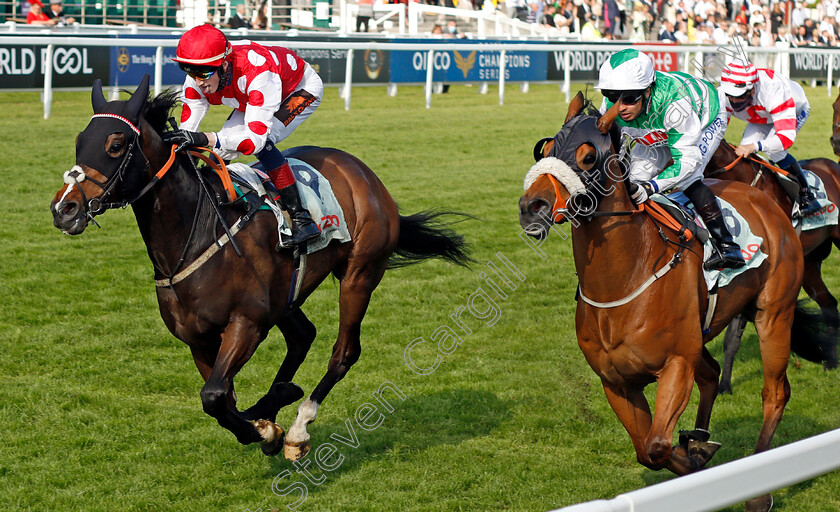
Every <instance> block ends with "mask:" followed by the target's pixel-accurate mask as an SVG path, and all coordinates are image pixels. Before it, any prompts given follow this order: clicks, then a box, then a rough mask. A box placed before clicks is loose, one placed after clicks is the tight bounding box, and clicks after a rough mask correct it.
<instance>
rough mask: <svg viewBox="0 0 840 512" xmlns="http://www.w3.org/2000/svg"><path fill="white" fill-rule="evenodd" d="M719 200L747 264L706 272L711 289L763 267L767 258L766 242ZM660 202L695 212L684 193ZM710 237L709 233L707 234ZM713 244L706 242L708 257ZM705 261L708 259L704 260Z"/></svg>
mask: <svg viewBox="0 0 840 512" xmlns="http://www.w3.org/2000/svg"><path fill="white" fill-rule="evenodd" d="M715 197H716V198H717V201H718V204H719V205H720V211H721V213H722V214H723V217H724V219H725V222H726V227H727V229H729V232H730V234H732V238H733V239H734V240H735V243H737V244H738V246H739V247H741V256H743V257H744V261H746V262H747V264H746V265H745V266H743V267H741V268H736V269H725V270H723V271H719V270H711V271H704V274H705V277H706V284H707V285H708V286H709V289H711V287H712V285H713V284H714V283H717V285H718V287H724V286H726V285H727V284H729V283H730V282H732V280H733V279H734V278H735V277H737V276H738V275H739V274H741V273H742V272H746V271H747V270H749V269H751V268H756V267H758V266H759V265H761V262H762V261H764V260H765V259H766V258H767V255H766V254H765V253H764V252H762V251H761V243H762V242H763V241H764V240H763V239H762V238H761V237H760V236H758V235H756V234H754V233H753V232H752V231H751V230H750V226H749V224H748V223H747V220H746V219H745V218H744V217H743V216H742V215H741V214H740V213H738V211H737V210H736V209H735V207H734V206H732V205H731V204H729V203H728V202H726V201H725V200H724V199H722V198H720V197H719V196H715ZM657 200H658V201H662V200H670V201H673V202H675V203H678V204H680V206H681V207H682V208H685V209H687V210H688V211H691V212H692V213H693V212H694V207H693V205H692V204H691V201H689V199H688V197H687V196H686V195H685V194H683V193H682V192H674V193H671V194H668V195H667V196H666V197H663V198H662V199H658V198H657ZM694 221H695V222H701V220H700V217H699V216H697V215H696V214H695V217H694ZM707 237H708V233H707ZM710 243H711V242H710V241H709V242H705V243H704V244H703V245H704V251H705V253H706V256H708V254H709V253H710V248H709V247H708V246H709V244H710ZM703 259H704V261H705V259H706V257H704V258H703Z"/></svg>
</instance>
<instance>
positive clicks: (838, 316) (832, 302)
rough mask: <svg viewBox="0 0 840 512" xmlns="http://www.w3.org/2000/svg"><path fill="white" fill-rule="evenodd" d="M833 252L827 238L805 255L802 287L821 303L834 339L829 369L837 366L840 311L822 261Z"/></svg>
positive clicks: (831, 336) (828, 364) (828, 362)
mask: <svg viewBox="0 0 840 512" xmlns="http://www.w3.org/2000/svg"><path fill="white" fill-rule="evenodd" d="M830 252H831V241H830V240H826V241H825V242H823V243H822V244H821V245H820V246H819V247H817V248H816V249H814V250H813V251H811V252H810V253H809V254H808V255H806V256H805V275H804V276H803V280H802V288H803V289H804V290H805V293H807V294H808V296H809V297H811V298H812V299H814V301H815V302H816V303H817V304H819V306H820V310H821V311H822V314H823V318H825V321H826V323H827V324H828V328H829V330H830V332H829V336H830V338H829V339H831V340H833V341H834V343H835V346H834V350H833V352H832V353H831V354H829V356H828V357H827V358H826V361H825V363H824V366H825V367H826V368H828V369H832V368H837V347H836V342H837V339H838V338H837V336H838V331H840V312H838V311H837V299H835V298H834V296H833V295H832V294H831V292H830V291H828V287H827V286H826V285H825V281H823V278H822V262H823V260H825V258H826V257H828V255H829V253H830Z"/></svg>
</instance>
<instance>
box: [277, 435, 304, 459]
mask: <svg viewBox="0 0 840 512" xmlns="http://www.w3.org/2000/svg"><path fill="white" fill-rule="evenodd" d="M307 453H309V439H307V440H306V441H303V442H301V443H290V442H288V441H287V442H286V445H285V446H284V447H283V456H284V457H286V460H291V461H295V460H300V459H302V458H304V457H306V454H307Z"/></svg>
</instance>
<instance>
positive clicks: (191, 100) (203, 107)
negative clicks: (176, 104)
mask: <svg viewBox="0 0 840 512" xmlns="http://www.w3.org/2000/svg"><path fill="white" fill-rule="evenodd" d="M181 103H182V106H181V126H180V129H182V130H187V131H191V132H195V131H198V127H199V125H201V120H202V119H204V116H205V115H206V114H207V110H209V108H210V102H208V101H207V97H206V96H205V95H204V93H202V92H201V89H200V88H199V87H198V86H197V85H196V83H195V80H194V79H193V78H192V77H191V76H189V75H188V76H187V79H186V81H185V82H184V88H183V89H182V90H181Z"/></svg>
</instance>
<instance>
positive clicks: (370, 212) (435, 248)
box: [50, 75, 470, 460]
mask: <svg viewBox="0 0 840 512" xmlns="http://www.w3.org/2000/svg"><path fill="white" fill-rule="evenodd" d="M148 78H149V77H148V75H147V76H145V77H144V79H143V81H142V82H141V84H140V86H139V87H138V88H137V90H136V91H135V93H134V94H133V95H132V97H131V98H130V99H129V100H128V101H111V102H107V103H106V101H105V99H104V98H103V95H102V89H101V84H100V83H99V81H98V80H97V81H96V83H95V84H94V87H93V92H92V102H93V111H94V116H93V117H92V118H91V121H90V123H89V124H88V126H87V128H85V130H84V131H83V132H81V133H80V134H79V135H78V137H77V139H76V165H75V166H74V167H73V169H71V171H68V173H66V174H65V182H66V183H67V184H66V185H65V186H63V187H62V188H61V190H59V191H58V193H57V194H56V195H55V198H54V199H53V201H52V204H51V206H50V209H51V211H52V214H53V217H54V220H53V223H54V224H55V226H56V227H58V228H59V229H61V230H62V231H64V232H65V233H68V234H79V233H82V232H83V231H84V229H85V227H86V226H87V224H88V221H89V220H92V219H93V216H94V215H96V214H98V213H102V211H104V210H105V209H107V208H108V207H112V206H125V205H126V204H129V203H130V204H131V206H132V208H133V210H134V215H135V217H136V218H137V225H138V227H139V228H140V234H141V235H142V237H143V240H144V242H145V243H146V247H147V249H148V254H149V258H150V259H151V260H152V264H153V266H154V271H155V279H156V280H161V281H163V284H162V285H161V284H160V283H159V284H158V288H157V298H158V304H159V306H160V312H161V316H162V317H163V321H164V323H165V324H166V326H167V327H168V328H169V330H170V332H172V334H173V335H174V336H176V337H177V338H179V339H181V340H182V341H184V342H185V343H186V344H187V345H188V346H189V347H190V350H191V351H192V356H193V358H194V360H195V364H196V366H197V367H198V371H199V372H200V374H201V376H202V377H203V378H204V380H205V384H204V386H203V387H202V389H201V401H202V405H203V407H204V411H205V412H206V413H207V414H209V415H210V416H212V417H214V418H216V420H217V421H218V422H219V424H220V425H221V426H222V427H224V428H226V429H228V430H230V431H231V432H232V433H233V434H234V435H235V436H236V439H237V440H238V441H239V442H240V443H243V444H248V443H254V442H259V443H261V447H262V449H263V451H264V452H265V453H266V454H267V455H274V454H276V453H279V451H280V450H281V449H283V450H284V455H285V456H286V458H288V459H291V460H295V459H299V458H301V457H303V456H304V455H306V453H307V452H308V450H309V446H310V442H309V434H308V433H307V431H306V426H307V425H308V424H309V423H311V422H312V421H313V420H314V419H315V416H316V413H317V410H318V406H319V405H320V404H321V403H323V400H324V398H325V397H326V396H327V394H328V393H329V392H330V390H331V389H332V388H333V386H334V385H335V384H336V383H337V382H338V381H339V380H341V379H342V378H343V377H344V376H345V374H346V373H347V371H348V370H349V369H350V367H351V366H352V365H353V363H355V362H356V361H357V360H358V359H359V354H360V351H361V343H360V326H361V322H362V318H363V317H364V315H365V312H366V310H367V307H368V304H369V301H370V297H371V293H372V292H373V290H374V288H376V286H377V284H379V281H380V279H381V278H382V275H383V273H384V272H385V270H386V268H389V267H394V266H402V265H405V264H410V263H415V262H420V261H423V260H426V259H429V258H443V259H445V260H448V261H451V262H453V263H456V264H461V265H466V264H467V263H468V262H469V261H470V259H469V256H468V255H467V252H466V246H465V244H464V240H463V238H462V237H461V236H460V235H458V234H456V233H455V232H453V231H452V230H451V229H450V228H448V227H446V225H444V224H442V223H441V221H440V219H439V218H438V217H439V215H440V214H439V213H419V214H416V215H412V216H408V217H403V216H400V215H399V213H398V210H397V206H396V204H395V203H394V201H393V199H392V198H391V196H390V194H389V193H388V191H387V190H386V189H385V187H384V185H383V184H382V182H381V181H379V178H377V177H376V175H375V174H374V173H373V172H372V171H371V170H370V169H369V168H368V167H367V166H366V165H365V164H364V163H362V161H360V160H359V159H358V158H356V157H354V156H353V155H350V154H348V153H345V152H343V151H340V150H337V149H331V148H320V147H303V148H295V149H292V150H289V151H288V154H289V156H294V157H295V158H297V159H299V160H303V161H304V162H307V163H308V164H310V165H312V166H313V167H314V168H316V169H319V170H320V172H321V173H322V174H323V175H324V176H325V177H326V178H327V179H328V180H329V182H330V185H331V186H332V190H333V191H334V193H335V195H336V197H337V199H338V202H339V203H340V205H341V207H342V209H343V211H344V216H345V220H346V225H347V228H348V230H349V232H350V234H351V236H352V241H350V242H347V243H337V242H336V241H333V242H332V243H331V244H330V245H328V246H327V247H325V248H324V249H322V250H320V251H318V252H315V253H313V254H310V255H309V256H308V259H307V264H306V266H305V272H304V275H303V276H302V284H301V285H300V292H299V295H298V296H297V300H296V301H294V302H293V303H290V302H291V301H290V299H289V297H290V291H291V288H292V283H293V282H295V280H294V279H293V272H295V264H294V258H293V253H292V251H291V250H284V251H282V252H280V253H278V252H276V251H275V246H276V245H277V241H278V234H277V222H276V219H275V217H274V215H273V214H272V213H271V212H268V211H256V212H254V211H253V210H252V209H251V210H246V209H245V208H244V205H245V203H244V202H236V203H234V204H233V205H231V206H220V205H219V204H216V203H218V199H217V197H219V196H221V195H224V189H223V188H222V186H221V181H220V179H219V178H217V177H215V175H212V173H210V174H211V175H207V176H204V177H200V176H201V175H200V174H199V173H197V172H196V169H195V168H194V167H193V166H194V164H192V163H191V162H190V161H189V160H188V158H189V157H188V156H187V155H183V154H181V155H179V156H177V158H176V157H175V154H174V148H170V147H169V146H167V145H165V144H164V143H163V141H162V139H161V132H162V131H163V130H164V128H165V125H166V122H167V119H168V117H169V113H170V111H171V110H172V108H173V107H174V106H175V103H176V99H175V98H176V96H175V93H164V94H161V95H159V96H157V97H156V98H154V99H153V100H148V91H149V80H148ZM170 154H171V155H172V158H173V159H174V161H173V162H171V164H172V165H171V167H167V165H168V163H167V159H168V157H169V156H170ZM167 168H168V169H169V170H168V171H167V170H165V169H167ZM156 173H158V174H159V176H157V177H156ZM161 175H162V177H160V176H161ZM202 180H204V181H205V182H206V183H207V184H208V185H210V186H211V187H212V189H213V190H212V191H211V192H212V193H210V194H207V195H205V194H204V193H203V190H202V189H203V186H202V183H201V181H202ZM217 208H218V209H219V210H220V212H219V215H220V216H221V217H223V218H224V220H225V222H226V223H227V225H228V226H234V225H235V223H238V220H237V219H239V220H242V219H244V218H246V217H250V220H247V221H246V222H245V223H244V224H242V225H241V229H240V230H239V231H238V232H237V233H234V234H233V239H234V241H235V242H236V244H237V247H238V249H239V250H240V251H241V257H240V256H238V255H237V254H236V252H235V249H234V248H232V243H226V242H227V239H226V238H225V237H226V235H225V233H224V231H223V230H222V228H221V227H220V226H221V221H220V220H218V219H217V216H216V213H215V211H216V209H217ZM231 232H232V233H233V230H231ZM219 245H221V248H220V249H218V251H217V252H216V253H215V254H212V252H211V253H210V254H211V256H209V257H207V254H208V253H207V252H206V251H207V250H208V248H210V249H215V248H218V246H219ZM202 258H205V260H204V262H203V263H202V262H201V261H202ZM195 265H198V266H197V268H196V267H194V266H195ZM190 267H193V270H194V271H193V272H192V273H191V274H189V275H188V276H187V277H185V278H184V279H183V280H178V279H175V280H173V281H174V282H173V281H169V279H167V278H171V276H173V275H175V274H177V273H178V272H179V271H182V270H183V269H187V268H190ZM331 273H332V274H333V275H334V276H335V278H336V279H338V282H339V284H340V293H339V301H338V302H339V305H338V306H339V328H338V338H337V340H336V342H335V345H334V346H333V350H332V357H331V358H330V360H329V364H328V366H327V371H326V374H325V375H324V377H323V378H322V379H321V381H320V382H319V383H318V385H317V386H316V387H315V389H314V390H313V391H312V394H311V395H310V396H309V398H308V399H307V400H305V401H304V402H302V403H301V405H300V407H299V408H298V413H297V417H296V419H295V421H294V423H293V424H292V426H291V428H290V429H289V432H288V433H287V434H285V433H284V431H283V429H282V428H281V427H280V426H278V425H276V423H275V419H276V416H277V413H278V411H279V410H280V409H281V408H282V407H284V406H286V405H289V404H292V403H294V402H296V401H297V400H299V399H300V398H302V397H303V390H302V389H301V388H300V387H298V386H297V385H296V384H294V383H293V382H292V378H293V376H294V374H295V372H296V371H297V369H298V368H299V367H300V365H301V363H302V362H303V360H304V358H305V356H306V354H307V351H308V350H309V348H310V345H311V344H312V342H313V341H314V339H315V326H314V325H313V324H312V322H310V321H309V319H307V317H306V315H304V313H303V311H301V309H300V306H301V305H302V304H303V302H304V301H305V300H306V298H307V297H308V296H309V295H310V294H311V293H312V292H313V291H314V290H315V288H316V287H317V286H318V285H319V283H321V281H323V280H324V278H325V277H327V276H328V275H329V274H331ZM167 281H169V282H167ZM273 326H277V327H278V328H279V329H280V331H281V332H282V333H283V336H284V338H285V340H286V346H287V352H286V356H285V359H284V360H283V363H282V365H281V366H280V368H279V370H278V372H277V375H276V377H275V378H274V382H273V383H272V385H271V387H270V388H269V390H268V392H267V393H266V395H265V396H264V397H263V398H261V399H260V400H259V401H258V402H257V403H256V404H255V405H254V406H252V407H251V408H249V409H247V410H244V411H239V410H238V409H237V407H236V393H235V391H234V384H233V378H234V376H235V375H236V374H237V372H238V371H239V370H240V369H241V368H242V366H243V365H244V364H245V363H246V362H247V361H248V359H249V358H250V357H251V356H252V355H253V353H254V351H255V350H256V349H257V346H258V345H259V344H260V342H262V340H264V339H265V337H266V335H267V334H268V332H269V330H270V329H271V328H272V327H273ZM284 437H285V440H284ZM284 441H285V442H284ZM284 444H285V447H284Z"/></svg>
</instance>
